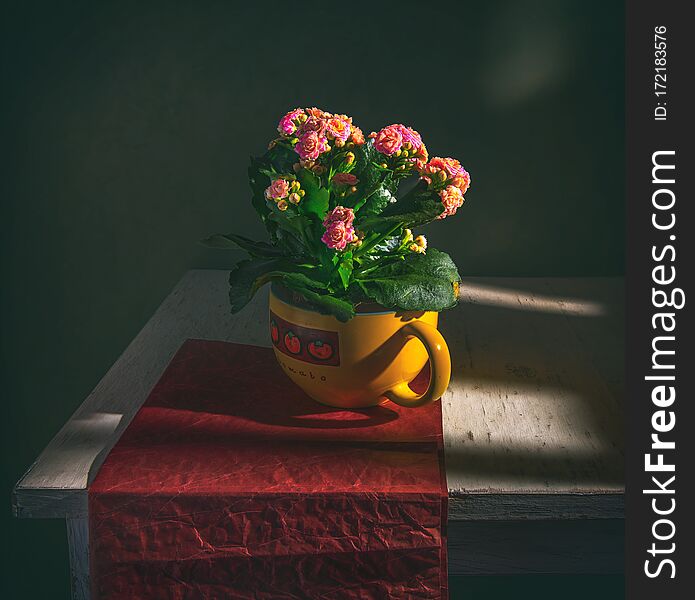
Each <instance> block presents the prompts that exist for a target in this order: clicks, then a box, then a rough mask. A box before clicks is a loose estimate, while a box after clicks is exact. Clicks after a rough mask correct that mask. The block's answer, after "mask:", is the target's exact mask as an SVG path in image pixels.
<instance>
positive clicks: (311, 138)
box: [294, 131, 328, 160]
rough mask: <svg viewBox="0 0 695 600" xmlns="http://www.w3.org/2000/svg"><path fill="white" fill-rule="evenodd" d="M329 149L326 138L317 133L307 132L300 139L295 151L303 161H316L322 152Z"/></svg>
mask: <svg viewBox="0 0 695 600" xmlns="http://www.w3.org/2000/svg"><path fill="white" fill-rule="evenodd" d="M327 148H328V142H327V141H326V138H324V137H322V136H320V135H319V134H318V133H317V132H315V131H307V132H306V133H303V134H302V136H301V137H300V138H299V141H298V142H297V144H296V145H295V147H294V151H295V152H296V153H297V154H299V156H300V158H302V159H303V160H316V159H317V158H318V157H319V155H320V154H321V153H322V152H325V151H326V149H327Z"/></svg>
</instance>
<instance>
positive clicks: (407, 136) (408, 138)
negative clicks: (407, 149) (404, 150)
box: [394, 125, 422, 150]
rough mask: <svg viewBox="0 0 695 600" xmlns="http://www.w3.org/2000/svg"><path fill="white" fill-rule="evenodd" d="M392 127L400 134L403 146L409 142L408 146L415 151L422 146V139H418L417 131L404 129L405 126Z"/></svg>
mask: <svg viewBox="0 0 695 600" xmlns="http://www.w3.org/2000/svg"><path fill="white" fill-rule="evenodd" d="M394 127H398V130H399V131H400V132H401V136H402V137H403V143H404V144H405V143H406V142H410V145H411V146H412V147H413V148H414V149H415V150H419V149H420V147H421V146H422V138H421V137H420V134H419V133H418V132H417V131H415V130H414V129H411V128H410V127H406V126H405V125H395V126H394Z"/></svg>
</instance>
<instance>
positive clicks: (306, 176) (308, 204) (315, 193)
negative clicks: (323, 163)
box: [297, 169, 330, 220]
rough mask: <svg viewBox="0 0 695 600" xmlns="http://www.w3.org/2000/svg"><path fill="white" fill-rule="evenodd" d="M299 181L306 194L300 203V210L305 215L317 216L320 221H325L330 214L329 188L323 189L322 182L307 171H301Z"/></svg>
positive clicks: (298, 176)
mask: <svg viewBox="0 0 695 600" xmlns="http://www.w3.org/2000/svg"><path fill="white" fill-rule="evenodd" d="M297 179H299V183H300V184H301V186H302V189H303V190H304V194H305V195H304V198H302V200H301V202H300V203H299V210H300V211H301V212H302V213H303V214H305V215H316V216H317V217H318V218H319V220H323V218H324V217H325V216H326V212H328V200H329V196H330V192H329V191H328V188H322V187H321V180H320V179H319V178H318V177H317V176H316V175H314V173H312V172H311V171H309V170H307V169H302V170H301V171H299V174H298V175H297Z"/></svg>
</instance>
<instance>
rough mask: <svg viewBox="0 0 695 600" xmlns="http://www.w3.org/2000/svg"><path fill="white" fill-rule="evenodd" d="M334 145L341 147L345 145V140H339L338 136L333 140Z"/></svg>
mask: <svg viewBox="0 0 695 600" xmlns="http://www.w3.org/2000/svg"><path fill="white" fill-rule="evenodd" d="M334 144H335V147H336V148H342V147H343V146H344V145H345V142H344V141H343V140H341V139H340V138H336V140H335V141H334Z"/></svg>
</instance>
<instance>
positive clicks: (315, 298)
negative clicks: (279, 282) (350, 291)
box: [283, 278, 355, 323]
mask: <svg viewBox="0 0 695 600" xmlns="http://www.w3.org/2000/svg"><path fill="white" fill-rule="evenodd" d="M283 284H285V285H286V286H287V287H288V288H290V289H292V290H294V291H295V292H298V293H299V294H301V295H302V296H304V298H305V299H306V300H307V302H309V303H310V304H311V305H312V306H313V307H314V308H315V309H316V310H317V311H318V312H320V313H322V314H328V315H333V316H334V317H335V318H336V319H338V320H339V321H342V322H343V323H344V322H345V321H349V320H350V319H352V317H354V316H355V307H354V306H353V305H352V303H351V302H348V301H347V300H343V299H342V298H338V297H336V296H333V295H331V294H319V293H317V292H315V291H313V290H310V289H308V288H307V287H305V286H303V285H302V284H301V283H298V282H297V281H295V280H294V279H293V278H287V279H284V280H283Z"/></svg>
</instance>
